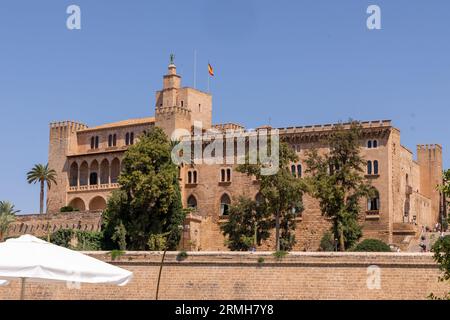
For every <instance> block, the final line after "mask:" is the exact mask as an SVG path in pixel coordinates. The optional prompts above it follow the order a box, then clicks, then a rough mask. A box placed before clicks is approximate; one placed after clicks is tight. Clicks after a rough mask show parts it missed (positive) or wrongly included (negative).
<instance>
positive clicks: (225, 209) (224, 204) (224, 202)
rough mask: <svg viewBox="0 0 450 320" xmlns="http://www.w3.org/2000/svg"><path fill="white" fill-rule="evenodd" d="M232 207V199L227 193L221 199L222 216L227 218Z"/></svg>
mask: <svg viewBox="0 0 450 320" xmlns="http://www.w3.org/2000/svg"><path fill="white" fill-rule="evenodd" d="M230 205H231V199H230V197H229V196H228V195H227V194H226V193H225V194H223V195H222V197H221V198H220V215H221V216H226V215H228V213H229V211H230Z"/></svg>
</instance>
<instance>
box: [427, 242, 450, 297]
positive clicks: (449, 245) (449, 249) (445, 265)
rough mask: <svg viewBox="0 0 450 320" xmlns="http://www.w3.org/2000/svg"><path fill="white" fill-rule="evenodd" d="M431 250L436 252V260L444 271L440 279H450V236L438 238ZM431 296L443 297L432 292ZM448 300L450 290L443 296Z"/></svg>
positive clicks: (443, 280)
mask: <svg viewBox="0 0 450 320" xmlns="http://www.w3.org/2000/svg"><path fill="white" fill-rule="evenodd" d="M431 251H432V252H434V260H435V261H436V262H437V263H438V264H439V269H440V270H441V271H442V273H443V274H442V276H441V277H439V281H442V282H445V281H449V280H450V236H449V235H447V236H445V237H442V238H440V239H439V240H437V241H436V242H435V243H434V245H433V247H432V248H431ZM430 297H431V298H434V299H442V298H439V297H436V296H435V295H433V294H431V295H430ZM443 299H446V300H450V292H448V293H447V294H446V296H445V297H444V298H443Z"/></svg>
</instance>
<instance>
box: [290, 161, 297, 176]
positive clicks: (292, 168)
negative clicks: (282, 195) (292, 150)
mask: <svg viewBox="0 0 450 320" xmlns="http://www.w3.org/2000/svg"><path fill="white" fill-rule="evenodd" d="M291 173H292V175H293V176H294V177H296V176H297V174H296V172H295V164H293V165H292V166H291Z"/></svg>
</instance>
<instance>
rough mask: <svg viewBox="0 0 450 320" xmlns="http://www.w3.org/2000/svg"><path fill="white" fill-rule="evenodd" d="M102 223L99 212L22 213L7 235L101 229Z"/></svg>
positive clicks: (37, 235) (40, 235)
mask: <svg viewBox="0 0 450 320" xmlns="http://www.w3.org/2000/svg"><path fill="white" fill-rule="evenodd" d="M101 225H102V216H101V213H99V212H68V213H58V214H34V215H20V216H17V217H16V221H15V222H13V223H12V224H11V225H10V226H9V229H8V233H7V237H8V238H10V237H18V236H21V235H24V234H31V235H34V236H36V237H42V236H46V235H48V234H51V233H53V232H55V231H57V230H60V229H73V230H79V231H100V230H101Z"/></svg>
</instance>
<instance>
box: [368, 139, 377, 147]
mask: <svg viewBox="0 0 450 320" xmlns="http://www.w3.org/2000/svg"><path fill="white" fill-rule="evenodd" d="M367 148H368V149H376V148H378V140H368V141H367Z"/></svg>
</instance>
